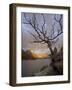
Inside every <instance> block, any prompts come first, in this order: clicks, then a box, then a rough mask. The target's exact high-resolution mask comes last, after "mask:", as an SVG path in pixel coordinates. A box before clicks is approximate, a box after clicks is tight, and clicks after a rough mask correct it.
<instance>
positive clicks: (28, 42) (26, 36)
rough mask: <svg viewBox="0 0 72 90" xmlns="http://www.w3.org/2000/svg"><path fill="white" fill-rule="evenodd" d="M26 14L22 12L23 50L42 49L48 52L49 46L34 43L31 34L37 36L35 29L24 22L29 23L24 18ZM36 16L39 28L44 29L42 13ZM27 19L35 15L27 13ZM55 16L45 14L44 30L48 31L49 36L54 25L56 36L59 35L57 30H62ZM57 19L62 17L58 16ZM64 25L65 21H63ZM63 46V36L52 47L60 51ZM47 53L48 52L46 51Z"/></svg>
mask: <svg viewBox="0 0 72 90" xmlns="http://www.w3.org/2000/svg"><path fill="white" fill-rule="evenodd" d="M24 13H25V12H21V38H22V48H24V49H34V50H35V49H37V50H38V49H39V50H40V49H41V50H46V49H48V47H47V44H41V43H32V42H33V41H34V38H33V36H32V35H31V34H30V33H29V32H31V33H33V34H36V32H35V31H34V29H33V28H32V26H31V25H30V24H24V23H23V22H27V21H26V19H25V17H24ZM34 14H35V16H36V21H37V23H38V26H39V28H41V27H42V25H43V16H42V15H41V13H34ZM25 16H26V18H27V19H28V20H29V19H32V17H33V13H25ZM54 16H55V14H48V13H47V14H44V17H45V27H44V30H46V31H47V35H50V34H51V30H52V25H53V24H54V23H55V25H54V29H55V34H57V30H58V29H60V26H59V24H58V23H57V22H56V21H55V20H54ZM56 18H57V19H59V18H60V15H59V14H56ZM62 23H63V20H62ZM62 44H63V34H62V35H60V36H59V38H58V40H57V42H56V43H55V44H54V45H53V46H52V47H57V48H58V49H59V48H61V47H62ZM46 51H47V50H46Z"/></svg>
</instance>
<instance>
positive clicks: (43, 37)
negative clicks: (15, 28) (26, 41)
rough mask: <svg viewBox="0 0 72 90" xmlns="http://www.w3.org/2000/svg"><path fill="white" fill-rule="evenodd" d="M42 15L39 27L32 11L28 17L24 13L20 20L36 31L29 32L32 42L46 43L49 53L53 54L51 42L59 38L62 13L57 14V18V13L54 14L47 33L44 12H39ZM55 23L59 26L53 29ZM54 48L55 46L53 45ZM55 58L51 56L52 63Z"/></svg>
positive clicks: (61, 28)
mask: <svg viewBox="0 0 72 90" xmlns="http://www.w3.org/2000/svg"><path fill="white" fill-rule="evenodd" d="M40 15H41V17H42V21H43V23H42V25H41V27H40V26H39V24H38V21H37V17H36V15H35V14H34V13H33V14H32V17H31V18H30V17H29V18H28V17H27V15H26V14H25V13H24V21H23V22H22V23H23V24H28V25H30V26H31V27H32V28H33V29H34V31H35V32H36V33H35V34H34V33H32V32H29V33H30V34H31V35H32V36H33V38H34V41H33V43H43V44H47V46H48V48H49V50H50V52H51V55H52V56H53V55H54V50H53V48H52V44H53V43H54V42H55V41H56V40H57V39H58V38H59V36H60V35H61V34H62V33H63V25H62V18H63V16H62V15H59V18H57V15H56V14H55V15H54V21H55V22H54V23H53V25H52V29H51V30H50V33H49V34H48V30H46V28H45V24H46V18H45V14H40ZM56 23H57V24H58V25H59V27H58V28H57V30H55V25H56ZM55 49H56V47H55ZM54 62H55V60H54V58H52V63H54ZM54 68H55V69H56V67H55V66H54Z"/></svg>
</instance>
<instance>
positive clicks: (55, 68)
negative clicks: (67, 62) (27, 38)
mask: <svg viewBox="0 0 72 90" xmlns="http://www.w3.org/2000/svg"><path fill="white" fill-rule="evenodd" d="M48 48H49V50H50V52H51V55H52V58H51V60H52V62H51V66H52V67H53V69H54V71H55V72H56V73H57V74H60V72H59V70H58V68H57V67H56V66H55V59H54V57H53V55H54V51H53V50H52V47H51V45H50V44H48Z"/></svg>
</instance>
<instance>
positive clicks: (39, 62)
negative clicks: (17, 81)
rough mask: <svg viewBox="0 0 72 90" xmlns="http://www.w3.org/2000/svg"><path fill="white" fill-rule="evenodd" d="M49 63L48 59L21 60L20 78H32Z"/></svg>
mask: <svg viewBox="0 0 72 90" xmlns="http://www.w3.org/2000/svg"><path fill="white" fill-rule="evenodd" d="M50 63H51V60H50V59H35V60H22V65H21V66H22V77H28V76H32V75H34V74H35V73H38V72H39V71H40V70H41V68H42V67H43V66H46V65H49V64H50Z"/></svg>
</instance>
